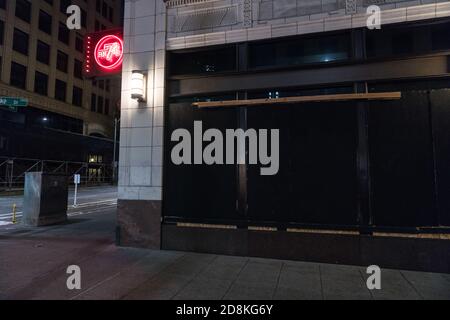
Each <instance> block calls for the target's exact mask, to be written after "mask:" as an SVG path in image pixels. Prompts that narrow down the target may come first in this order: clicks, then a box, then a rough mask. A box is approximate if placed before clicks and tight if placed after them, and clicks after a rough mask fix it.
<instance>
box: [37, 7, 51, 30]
mask: <svg viewBox="0 0 450 320" xmlns="http://www.w3.org/2000/svg"><path fill="white" fill-rule="evenodd" d="M39 30H41V31H43V32H45V33H48V34H52V16H51V15H49V14H48V13H47V12H45V11H42V10H40V11H39Z"/></svg>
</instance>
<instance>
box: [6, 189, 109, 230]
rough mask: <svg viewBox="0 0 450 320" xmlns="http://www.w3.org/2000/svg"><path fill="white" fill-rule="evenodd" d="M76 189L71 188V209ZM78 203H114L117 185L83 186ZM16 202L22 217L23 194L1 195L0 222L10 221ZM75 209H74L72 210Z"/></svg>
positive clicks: (85, 204)
mask: <svg viewBox="0 0 450 320" xmlns="http://www.w3.org/2000/svg"><path fill="white" fill-rule="evenodd" d="M73 198H74V189H73V188H71V189H70V190H69V210H71V209H75V208H72V206H73ZM77 199H78V200H77V204H78V206H79V207H80V208H83V207H86V206H95V205H96V204H97V205H103V204H113V203H116V202H117V187H114V186H101V187H90V188H81V189H79V190H78V196H77ZM14 204H16V206H17V207H16V211H17V216H18V218H20V217H21V213H22V205H23V196H0V224H1V222H2V221H3V222H4V221H10V220H11V217H12V211H13V209H12V208H13V205H14ZM72 211H74V210H72Z"/></svg>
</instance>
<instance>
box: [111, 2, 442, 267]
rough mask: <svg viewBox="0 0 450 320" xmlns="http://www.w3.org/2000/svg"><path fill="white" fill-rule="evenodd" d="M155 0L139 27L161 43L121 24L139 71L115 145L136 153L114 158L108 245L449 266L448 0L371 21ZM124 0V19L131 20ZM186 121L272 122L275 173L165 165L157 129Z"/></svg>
mask: <svg viewBox="0 0 450 320" xmlns="http://www.w3.org/2000/svg"><path fill="white" fill-rule="evenodd" d="M158 2H159V1H158ZM158 2H157V4H156V5H155V6H150V5H149V7H152V8H151V9H150V8H149V9H148V14H149V16H154V17H155V19H156V21H158V19H163V21H166V22H165V24H164V25H165V27H161V26H158V23H156V25H155V30H153V31H152V30H149V31H148V33H149V37H150V34H151V35H154V36H155V38H156V39H158V37H161V38H163V39H164V41H162V42H161V41H158V40H155V43H154V46H153V45H152V46H150V47H149V48H142V46H140V45H138V44H137V43H134V46H135V47H133V39H135V34H133V33H132V32H131V33H128V34H126V35H125V38H127V37H129V38H130V39H132V40H131V42H132V44H131V46H130V53H129V56H128V63H130V64H133V65H134V66H136V65H139V68H136V67H133V69H141V70H146V71H148V74H147V76H148V77H150V78H151V79H153V80H152V81H149V82H150V85H149V88H148V92H149V95H148V96H147V102H146V103H142V102H141V103H139V102H135V101H133V100H131V98H130V93H131V92H132V91H133V89H135V87H133V84H131V85H130V87H129V89H128V90H127V88H126V87H125V90H124V91H123V97H122V100H123V103H124V104H125V106H126V107H125V109H127V110H128V111H126V112H125V117H127V119H128V121H127V122H125V125H124V124H123V125H122V132H123V134H124V135H123V136H122V145H121V147H122V148H121V152H122V153H123V152H124V150H126V151H127V154H134V155H135V156H136V157H137V160H136V159H132V157H130V156H127V155H122V156H121V164H120V165H121V178H120V190H119V198H120V201H119V228H118V233H119V236H120V239H121V243H122V244H123V245H135V246H145V247H153V248H163V249H173V250H189V251H200V252H215V253H222V254H238V255H250V256H262V257H276V258H282V259H300V260H310V261H321V262H331V263H349V264H359V265H370V264H377V265H380V266H383V267H392V268H410V269H419V270H430V271H441V272H450V254H449V252H450V250H449V249H450V242H449V239H450V237H449V231H450V228H449V227H450V210H449V209H450V208H449V207H450V198H449V197H448V192H449V191H450V190H449V188H450V169H449V167H448V165H447V164H448V161H449V158H450V144H449V141H450V140H449V138H450V137H449V135H450V126H449V121H450V120H449V119H450V113H449V106H450V77H449V75H450V20H449V18H448V16H450V3H449V2H448V1H444V2H439V3H432V4H426V5H425V4H416V5H415V6H411V4H409V3H403V4H402V1H396V2H395V4H389V5H387V4H386V5H381V6H380V8H381V19H382V27H381V29H380V30H369V29H368V28H367V27H366V20H367V17H368V16H367V15H366V14H365V8H366V7H367V6H368V5H369V3H366V2H364V3H359V2H357V4H358V6H357V7H358V9H357V11H356V12H354V13H351V12H349V8H348V7H347V8H346V7H345V6H342V3H340V2H339V1H337V2H336V4H335V7H333V8H332V9H334V10H326V9H325V7H324V6H323V3H322V5H321V6H320V10H319V11H318V12H316V11H317V10H318V9H315V10H316V11H314V12H312V11H311V12H309V11H308V10H313V6H312V2H313V1H305V2H304V3H301V4H299V3H298V1H297V2H295V1H294V2H292V3H291V2H289V1H287V2H283V5H281V4H280V2H277V1H267V2H265V1H263V2H261V1H245V0H242V1H232V3H231V4H229V5H226V4H225V3H222V1H213V2H212V4H211V2H206V1H205V2H203V1H169V2H168V3H165V5H164V4H162V3H160V4H159V5H158ZM161 2H162V1H161ZM319 2H320V1H319ZM268 3H269V4H270V5H268ZM127 4H128V5H129V8H128V11H126V17H125V23H129V24H130V25H133V24H136V23H139V24H141V23H143V19H145V17H139V14H138V11H137V10H136V7H138V6H139V4H136V3H133V2H132V1H130V2H128V3H127ZM307 4H310V5H311V6H310V7H308V6H307ZM291 7H292V8H291ZM306 7H308V8H309V9H308V10H306V9H305V8H306ZM217 8H218V9H217ZM289 8H290V9H292V10H293V9H295V10H294V12H295V14H292V11H291V10H288V9H289ZM239 10H242V11H239ZM305 10H306V11H305ZM194 12H195V14H194ZM239 12H241V13H242V15H239V14H238V13H239ZM235 13H236V15H234V14H235ZM213 14H216V15H217V16H220V17H222V18H221V19H216V20H214V19H213V18H212V15H213ZM306 16H307V17H308V18H305V17H306ZM164 19H166V20H164ZM196 19H197V20H198V21H197V20H196ZM137 21H139V22H137ZM130 30H134V31H135V32H136V29H133V28H130ZM133 50H135V51H133ZM142 52H145V53H142ZM148 53H150V55H151V56H152V57H154V60H152V63H151V67H148V66H149V65H146V64H145V63H146V62H145V61H147V60H146V59H145V58H144V59H142V56H143V55H145V54H148ZM161 57H163V58H164V63H161V62H160V61H158V59H160V58H161ZM158 65H159V67H158ZM131 72H132V68H129V69H128V70H125V71H124V74H123V76H124V77H125V78H127V77H131ZM124 81H126V80H124ZM130 81H131V80H130ZM374 94H376V95H374ZM395 94H396V95H398V96H397V97H395ZM161 95H162V96H161ZM149 96H150V99H149ZM255 99H261V100H258V101H259V103H256V102H255V103H253V104H254V105H251V106H249V104H250V103H252V101H255ZM302 99H303V100H302ZM231 101H233V103H231V106H229V107H224V106H223V103H224V102H225V103H230V102H231ZM305 101H306V102H305ZM202 102H209V104H208V106H209V108H201V106H202V104H201V103H202ZM196 103H197V104H196ZM198 103H200V104H198ZM146 106H148V107H151V108H152V110H151V111H149V112H151V114H152V115H153V117H152V119H153V120H152V122H148V123H147V124H146V125H145V123H144V124H143V123H139V125H136V123H137V117H138V114H140V115H141V116H142V115H143V114H144V113H145V112H146V111H145V108H146ZM199 106H200V107H199ZM159 108H160V109H161V111H163V113H162V114H163V115H162V116H161V115H159V113H157V112H158V109H159ZM158 117H160V118H158ZM154 119H159V120H158V121H159V122H158V123H155V120H154ZM195 121H202V123H203V128H204V130H206V129H210V128H215V129H219V130H220V131H221V132H225V131H226V130H227V129H237V128H240V129H243V130H246V129H249V128H253V129H257V130H258V129H279V132H280V152H279V155H280V164H279V165H280V166H279V171H278V174H276V175H273V176H262V175H261V174H260V166H257V165H256V166H255V165H248V164H237V165H205V164H203V165H185V164H184V165H178V164H174V162H173V161H172V156H171V152H172V150H173V148H174V147H175V146H176V145H177V143H178V142H174V141H173V139H172V134H173V132H174V131H175V130H177V129H179V128H184V129H187V130H188V131H189V132H190V133H191V136H194V135H195V132H194V122H195ZM143 128H144V129H143ZM124 129H125V130H124ZM146 134H149V135H150V134H151V137H152V138H151V139H150V140H148V139H145V135H146ZM127 138H128V140H127ZM141 139H143V140H141ZM144 140H145V141H147V142H148V144H145V141H144ZM124 141H126V142H125V144H124V143H123V142H124ZM205 145H206V144H205ZM246 148H247V149H246V150H247V152H249V147H248V146H246ZM143 150H148V151H149V152H150V153H149V154H150V155H149V156H146V155H145V153H143V152H142V151H143ZM155 155H156V156H155ZM147 157H148V158H147ZM138 173H140V175H138Z"/></svg>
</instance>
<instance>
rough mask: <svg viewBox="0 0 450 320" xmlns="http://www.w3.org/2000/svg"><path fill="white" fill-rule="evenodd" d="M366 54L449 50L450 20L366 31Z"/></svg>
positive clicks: (409, 53) (379, 55)
mask: <svg viewBox="0 0 450 320" xmlns="http://www.w3.org/2000/svg"><path fill="white" fill-rule="evenodd" d="M366 39H367V42H366V43H367V56H368V57H369V58H373V57H381V58H385V57H391V56H401V55H410V56H411V55H419V54H428V53H432V52H435V51H442V50H444V51H446V50H450V22H437V23H432V24H426V25H423V24H420V23H419V24H412V25H400V26H386V27H383V28H382V29H381V30H371V31H369V30H368V31H367V32H366Z"/></svg>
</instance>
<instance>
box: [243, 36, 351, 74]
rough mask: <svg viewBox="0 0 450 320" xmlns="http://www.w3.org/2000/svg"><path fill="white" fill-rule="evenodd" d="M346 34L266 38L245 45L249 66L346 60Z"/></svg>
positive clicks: (279, 65) (347, 55) (349, 51)
mask: <svg viewBox="0 0 450 320" xmlns="http://www.w3.org/2000/svg"><path fill="white" fill-rule="evenodd" d="M350 57H351V39H350V35H349V34H339V35H328V36H323V35H321V36H314V37H308V38H299V39H292V40H291V39H289V40H278V41H266V42H259V43H252V44H250V45H249V59H250V61H249V62H250V63H249V65H250V68H252V69H258V68H267V67H288V66H301V65H308V64H317V63H327V62H336V61H344V60H348V59H349V58H350Z"/></svg>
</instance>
